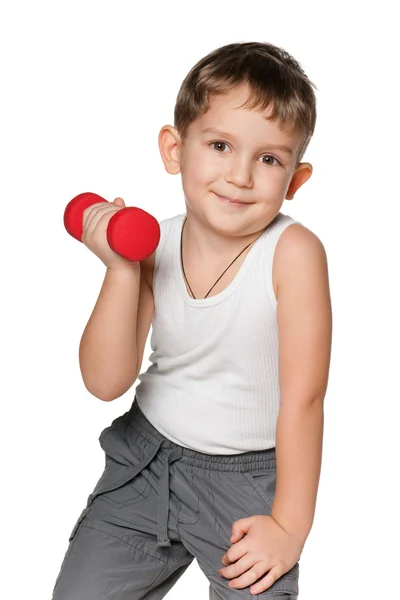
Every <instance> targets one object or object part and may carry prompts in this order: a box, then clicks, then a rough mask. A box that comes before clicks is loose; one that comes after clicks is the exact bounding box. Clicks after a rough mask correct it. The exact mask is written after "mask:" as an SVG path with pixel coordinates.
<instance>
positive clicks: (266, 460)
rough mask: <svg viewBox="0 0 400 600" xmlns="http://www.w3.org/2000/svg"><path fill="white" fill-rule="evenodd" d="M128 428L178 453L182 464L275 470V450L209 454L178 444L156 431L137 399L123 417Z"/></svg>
mask: <svg viewBox="0 0 400 600" xmlns="http://www.w3.org/2000/svg"><path fill="white" fill-rule="evenodd" d="M123 418H124V420H125V422H126V424H127V425H128V426H129V427H132V428H133V429H135V431H137V432H138V433H139V435H140V436H141V437H142V438H143V440H145V441H150V442H151V443H153V444H154V445H157V446H158V445H160V444H162V446H163V447H164V448H170V449H179V450H180V452H179V460H180V461H182V462H183V463H186V464H188V465H191V466H193V467H197V468H200V469H209V470H212V471H238V472H245V471H249V470H257V469H260V470H262V469H274V468H276V455H275V448H269V449H266V450H253V451H249V452H243V453H240V454H207V453H205V452H199V451H197V450H192V449H191V448H187V447H185V446H181V445H179V444H176V443H175V442H173V441H172V440H169V439H168V438H166V437H165V436H164V435H163V434H162V433H161V432H160V431H158V429H156V428H155V427H154V426H153V425H152V424H151V423H150V421H149V420H148V419H147V418H146V416H145V415H144V414H143V412H142V411H141V409H140V407H139V405H138V403H137V398H136V396H135V399H134V400H133V403H132V406H131V408H130V410H129V411H128V412H127V413H125V415H123Z"/></svg>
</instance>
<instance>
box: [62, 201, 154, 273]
mask: <svg viewBox="0 0 400 600" xmlns="http://www.w3.org/2000/svg"><path fill="white" fill-rule="evenodd" d="M64 225H65V228H66V230H67V231H68V233H69V234H70V235H71V236H72V237H74V238H76V239H77V240H79V241H81V242H83V243H85V245H86V246H88V248H89V249H90V250H92V252H94V253H95V254H96V255H97V256H98V257H99V258H100V259H101V260H102V261H103V263H104V264H105V265H106V266H107V267H109V266H115V264H116V262H118V260H116V257H115V255H114V253H116V254H118V255H119V256H120V257H122V258H123V259H126V260H128V261H133V262H139V261H141V260H144V259H145V258H148V257H149V256H150V255H151V254H153V252H154V251H155V250H156V248H157V246H158V243H159V241H160V226H159V224H158V221H157V220H156V219H155V218H154V217H153V216H152V215H150V214H149V213H148V212H146V211H144V210H142V209H141V208H137V207H135V206H129V207H125V203H124V201H123V200H122V198H116V200H115V201H114V202H107V200H105V199H104V198H102V197H101V196H98V195H97V194H93V193H91V192H85V193H83V194H79V195H78V196H75V198H73V199H72V200H71V201H70V202H69V203H68V204H67V207H66V209H65V212H64ZM122 262H123V261H122Z"/></svg>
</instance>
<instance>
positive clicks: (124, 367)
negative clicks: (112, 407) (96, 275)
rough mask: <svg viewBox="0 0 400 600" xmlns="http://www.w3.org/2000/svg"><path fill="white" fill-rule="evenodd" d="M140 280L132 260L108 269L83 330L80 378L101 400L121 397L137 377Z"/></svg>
mask: <svg viewBox="0 0 400 600" xmlns="http://www.w3.org/2000/svg"><path fill="white" fill-rule="evenodd" d="M140 282H141V266H140V263H132V268H115V269H112V268H107V271H106V275H105V278H104V282H103V285H102V288H101V290H100V294H99V297H98V299H97V302H96V304H95V307H94V309H93V312H92V314H91V316H90V318H89V321H88V323H87V325H86V327H85V330H84V332H83V335H82V338H81V342H80V346H79V364H80V369H81V373H82V378H83V381H84V384H85V386H86V388H87V389H88V390H89V392H90V393H91V394H93V395H94V396H96V397H97V398H99V399H100V400H105V401H109V400H113V399H115V398H116V397H119V396H121V395H122V394H124V393H125V392H126V391H127V390H128V389H129V388H130V387H131V386H132V385H133V383H134V381H135V379H136V376H137V359H138V356H137V344H136V328H137V316H138V305H139V293H140Z"/></svg>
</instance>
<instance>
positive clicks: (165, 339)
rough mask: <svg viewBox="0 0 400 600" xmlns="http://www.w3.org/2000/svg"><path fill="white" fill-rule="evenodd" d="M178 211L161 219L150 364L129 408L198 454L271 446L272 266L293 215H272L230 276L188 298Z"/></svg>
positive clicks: (275, 404)
mask: <svg viewBox="0 0 400 600" xmlns="http://www.w3.org/2000/svg"><path fill="white" fill-rule="evenodd" d="M184 217H185V214H181V215H177V216H175V217H171V218H168V219H164V220H163V221H161V222H160V231H161V236H160V242H159V245H158V247H157V250H156V254H155V263H154V275H153V295H154V306H155V310H154V318H153V322H152V333H151V340H150V344H151V349H152V353H151V355H150V357H149V360H150V362H151V365H150V366H149V368H148V369H147V371H146V372H144V373H141V374H140V375H139V377H138V379H139V381H140V383H139V384H138V385H137V387H136V399H137V402H138V405H139V407H140V409H141V410H142V412H143V413H144V415H145V416H146V418H147V419H148V420H149V421H150V423H152V425H153V426H154V427H155V428H156V429H157V430H158V431H160V432H161V433H162V434H163V435H164V436H165V437H166V438H168V439H169V440H172V441H173V442H175V443H176V444H179V445H181V446H185V447H187V448H191V449H192V450H197V451H198V452H205V453H208V454H241V453H243V452H248V451H250V450H265V449H268V448H273V447H274V446H275V430H276V421H277V417H278V410H279V377H278V328H277V321H276V307H277V301H276V298H275V293H274V289H273V285H272V264H273V256H274V250H275V247H276V244H277V241H278V239H279V236H280V235H281V233H282V231H283V230H284V229H285V228H286V227H287V226H288V225H291V224H292V223H299V221H295V220H294V219H292V217H290V216H288V215H284V214H282V213H278V214H277V215H276V217H275V218H274V219H273V221H271V223H270V224H269V225H268V227H267V228H266V229H265V230H264V232H263V233H262V234H261V235H260V236H259V237H258V238H257V239H256V241H255V242H254V244H253V245H252V246H251V247H250V250H249V251H248V253H247V255H246V257H245V259H244V261H243V263H242V264H241V266H240V269H239V271H238V272H237V274H236V276H235V278H234V279H233V280H232V282H231V283H230V284H229V285H228V286H227V287H226V288H225V289H224V290H223V291H222V292H220V293H219V294H216V295H215V296H211V297H210V296H209V297H207V298H200V299H194V298H192V297H191V296H190V295H189V293H188V292H187V289H186V285H185V280H184V276H183V272H182V265H181V255H180V242H181V232H182V224H183V220H184Z"/></svg>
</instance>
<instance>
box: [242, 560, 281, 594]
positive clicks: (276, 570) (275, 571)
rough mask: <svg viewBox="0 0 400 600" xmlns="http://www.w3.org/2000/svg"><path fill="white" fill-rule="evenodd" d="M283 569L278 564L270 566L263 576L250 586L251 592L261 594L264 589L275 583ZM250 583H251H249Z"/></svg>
mask: <svg viewBox="0 0 400 600" xmlns="http://www.w3.org/2000/svg"><path fill="white" fill-rule="evenodd" d="M283 573H284V571H283V570H282V568H280V567H279V566H276V567H272V569H270V571H268V573H267V574H266V576H265V577H263V578H262V579H261V580H260V581H258V582H257V583H256V584H255V585H252V586H251V588H250V593H251V594H261V593H262V592H264V591H265V590H267V589H268V588H270V587H271V585H273V584H274V583H275V581H276V580H277V579H279V577H282V575H283ZM250 585H251V584H250Z"/></svg>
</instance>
